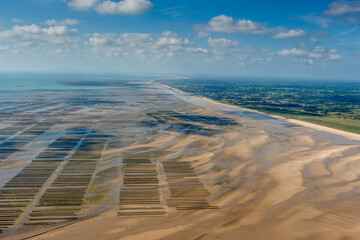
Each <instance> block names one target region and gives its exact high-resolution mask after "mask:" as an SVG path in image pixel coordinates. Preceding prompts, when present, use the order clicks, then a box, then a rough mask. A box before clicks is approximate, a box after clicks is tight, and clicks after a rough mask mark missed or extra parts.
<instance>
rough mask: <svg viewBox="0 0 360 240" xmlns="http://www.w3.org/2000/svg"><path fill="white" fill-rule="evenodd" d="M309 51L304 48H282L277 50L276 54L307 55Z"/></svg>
mask: <svg viewBox="0 0 360 240" xmlns="http://www.w3.org/2000/svg"><path fill="white" fill-rule="evenodd" d="M308 54H309V53H308V52H307V51H305V50H301V49H297V48H292V49H284V50H282V51H280V52H278V55H280V56H294V57H303V56H307V55H308Z"/></svg>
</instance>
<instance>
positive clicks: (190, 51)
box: [186, 47, 209, 55]
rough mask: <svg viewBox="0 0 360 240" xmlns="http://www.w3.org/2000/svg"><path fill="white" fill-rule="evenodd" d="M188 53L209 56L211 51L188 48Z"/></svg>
mask: <svg viewBox="0 0 360 240" xmlns="http://www.w3.org/2000/svg"><path fill="white" fill-rule="evenodd" d="M186 51H187V52H189V53H192V54H195V55H207V54H208V53H209V50H208V49H206V48H190V47H189V48H186Z"/></svg>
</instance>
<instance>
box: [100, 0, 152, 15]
mask: <svg viewBox="0 0 360 240" xmlns="http://www.w3.org/2000/svg"><path fill="white" fill-rule="evenodd" d="M152 8H153V4H152V3H151V2H150V1H148V0H123V1H120V2H113V1H109V0H106V1H103V2H101V3H100V4H98V5H97V6H96V7H95V10H96V11H98V12H99V13H102V14H139V13H143V12H145V11H146V10H150V9H152Z"/></svg>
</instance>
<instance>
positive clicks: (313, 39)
mask: <svg viewBox="0 0 360 240" xmlns="http://www.w3.org/2000/svg"><path fill="white" fill-rule="evenodd" d="M308 40H309V42H311V43H318V42H320V40H319V39H318V38H314V37H310V38H309V39H308Z"/></svg>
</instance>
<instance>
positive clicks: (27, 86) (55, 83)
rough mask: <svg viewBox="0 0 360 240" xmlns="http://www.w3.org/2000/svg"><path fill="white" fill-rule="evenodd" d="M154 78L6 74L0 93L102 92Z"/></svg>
mask: <svg viewBox="0 0 360 240" xmlns="http://www.w3.org/2000/svg"><path fill="white" fill-rule="evenodd" d="M154 78H155V77H153V76H141V77H133V76H126V75H80V74H78V75H76V74H75V75H60V74H58V75H55V74H4V73H0V92H14V91H46V90H51V91H63V90H95V89H96V90H101V89H106V88H110V87H116V86H117V85H123V84H124V82H128V81H135V82H136V81H137V80H150V79H154Z"/></svg>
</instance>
